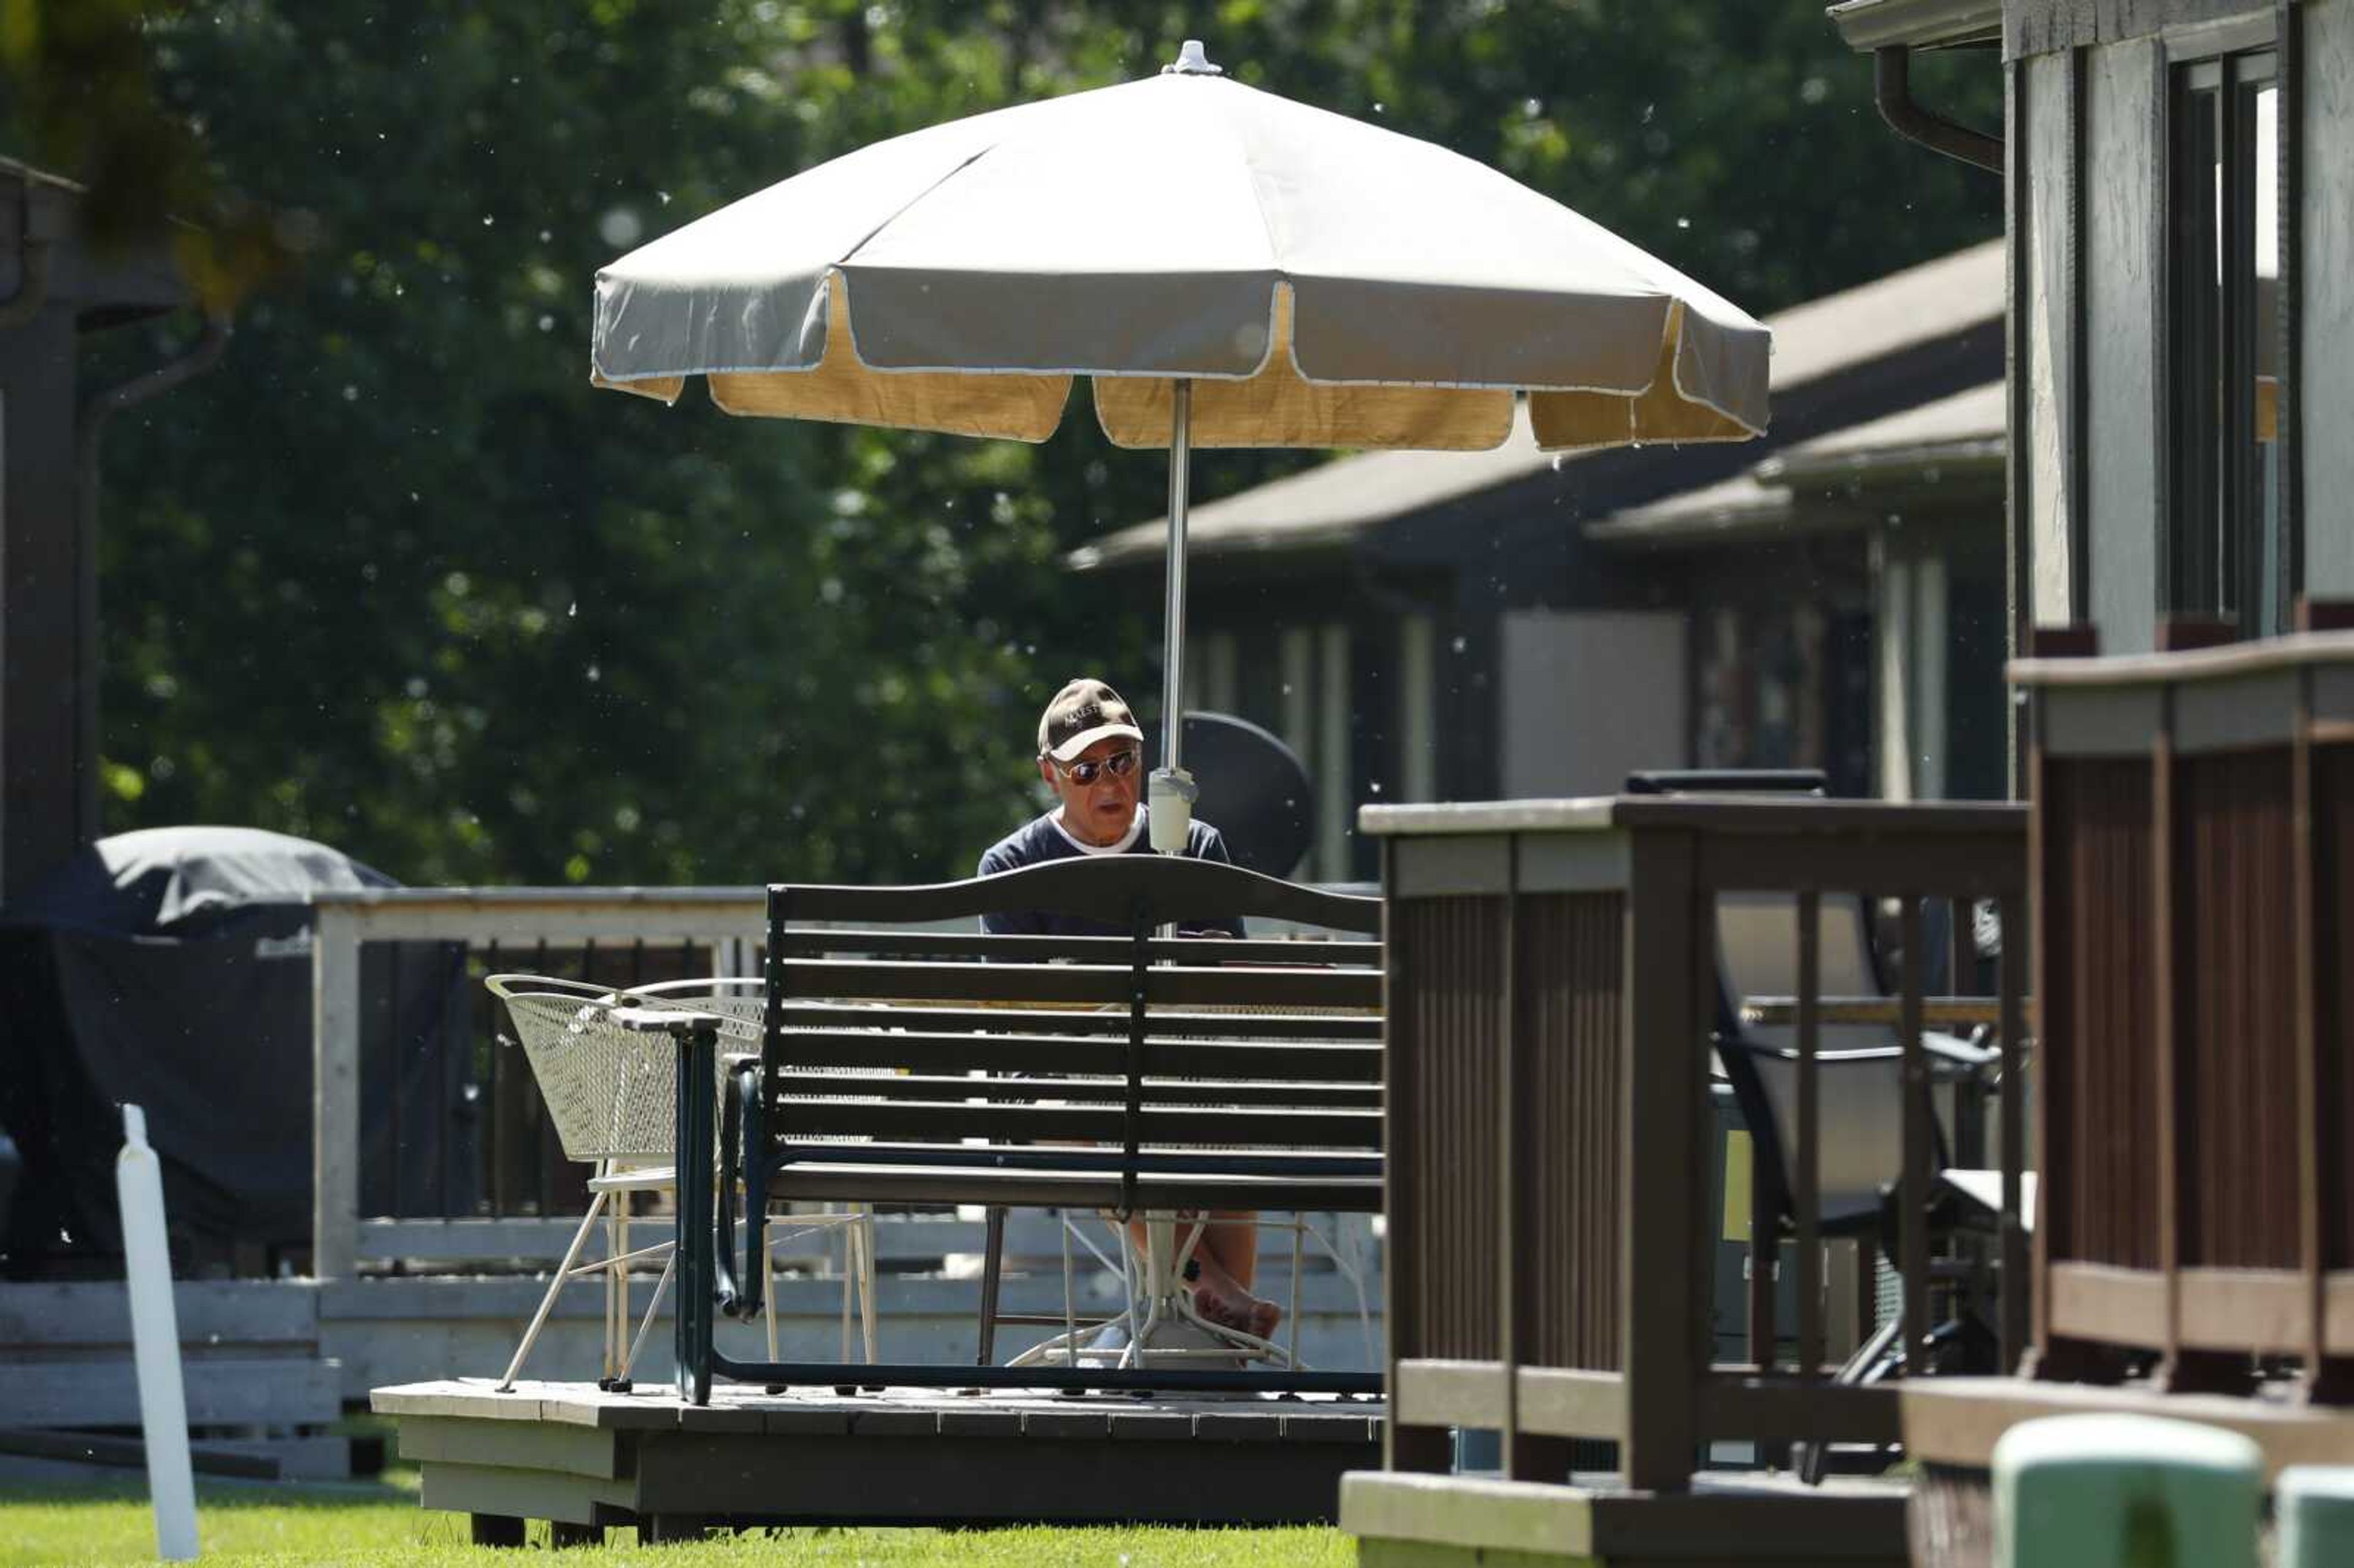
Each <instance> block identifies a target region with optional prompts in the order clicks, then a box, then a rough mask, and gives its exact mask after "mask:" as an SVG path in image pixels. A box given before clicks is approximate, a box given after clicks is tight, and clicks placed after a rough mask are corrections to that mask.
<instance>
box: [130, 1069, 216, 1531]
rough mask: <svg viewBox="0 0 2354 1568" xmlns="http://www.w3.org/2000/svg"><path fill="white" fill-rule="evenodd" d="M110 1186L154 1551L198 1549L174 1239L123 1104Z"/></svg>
mask: <svg viewBox="0 0 2354 1568" xmlns="http://www.w3.org/2000/svg"><path fill="white" fill-rule="evenodd" d="M114 1190H115V1195H116V1197H117V1199H118V1201H119V1202H121V1204H122V1262H123V1274H124V1276H125V1282H126V1283H127V1284H128V1285H129V1287H130V1290H131V1348H132V1356H133V1361H134V1362H135V1364H136V1365H137V1367H138V1372H139V1425H140V1429H141V1431H142V1433H143V1435H144V1436H145V1438H146V1446H147V1490H148V1494H149V1496H150V1497H151V1498H152V1499H154V1506H155V1555H156V1556H158V1557H161V1558H163V1559H164V1561H165V1562H168V1563H186V1562H188V1561H189V1560H191V1559H193V1558H194V1557H195V1556H196V1478H195V1476H194V1474H193V1473H192V1471H191V1467H190V1465H189V1461H188V1402H187V1393H186V1390H185V1389H184V1388H183V1387H182V1385H181V1383H180V1324H179V1315H178V1313H177V1311H176V1310H175V1307H174V1304H173V1300H172V1253H171V1244H170V1242H169V1241H168V1240H166V1238H165V1234H164V1178H163V1171H162V1170H161V1168H160V1167H159V1166H158V1165H157V1164H156V1161H155V1151H154V1150H153V1149H151V1148H149V1147H148V1145H147V1118H146V1114H145V1113H144V1112H143V1111H142V1110H141V1109H140V1108H139V1107H137V1106H124V1107H122V1153H121V1154H119V1155H117V1156H116V1157H115V1161H114Z"/></svg>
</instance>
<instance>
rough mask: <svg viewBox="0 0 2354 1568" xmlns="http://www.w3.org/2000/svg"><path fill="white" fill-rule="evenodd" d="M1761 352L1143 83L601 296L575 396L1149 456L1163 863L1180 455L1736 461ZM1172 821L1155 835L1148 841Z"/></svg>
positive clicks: (1464, 179) (1624, 287)
mask: <svg viewBox="0 0 2354 1568" xmlns="http://www.w3.org/2000/svg"><path fill="white" fill-rule="evenodd" d="M1769 354H1770V340H1769V336H1768V334H1767V332H1766V329H1765V327H1763V326H1761V325H1759V324H1758V323H1756V322H1755V321H1754V320H1752V319H1751V318H1750V317H1749V316H1748V315H1746V314H1744V313H1743V312H1741V311H1740V310H1738V309H1737V308H1735V307H1734V306H1733V305H1732V304H1730V303H1728V302H1725V301H1724V300H1723V299H1721V298H1720V297H1718V296H1717V295H1716V294H1714V293H1712V292H1711V291H1709V290H1707V289H1704V288H1702V286H1701V285H1699V284H1698V283H1695V282H1693V281H1691V279H1689V278H1686V277H1685V276H1683V275H1682V274H1681V273H1680V272H1678V271H1676V270H1674V269H1673V268H1671V267H1669V266H1668V265H1667V264H1665V263H1664V262H1661V261H1659V260H1657V259H1656V258H1653V257H1651V256H1649V255H1647V254H1646V253H1644V252H1643V251H1641V250H1639V249H1637V248H1636V247H1634V246H1632V245H1629V244H1628V243H1627V242H1626V241H1625V240H1622V239H1620V238H1617V236H1615V235H1613V234H1611V233H1609V232H1608V231H1607V230H1606V229H1603V228H1600V227H1598V226H1597V225H1596V224H1594V223H1592V222H1589V221H1588V220H1587V219H1585V218H1584V217H1579V216H1578V215H1577V214H1576V213H1575V212H1573V211H1571V210H1570V209H1569V208H1567V207H1564V206H1562V205H1561V204H1559V203H1558V202H1555V201H1553V200H1552V199H1551V198H1549V197H1547V196H1543V195H1540V194H1539V193H1537V192H1535V191H1532V190H1531V189H1529V188H1528V187H1527V186H1525V185H1521V184H1519V183H1518V182H1516V181H1514V180H1512V179H1511V178H1509V177H1507V176H1506V175H1501V174H1500V173H1498V172H1496V171H1495V170H1493V169H1490V168H1488V167H1487V166H1486V165H1484V164H1479V163H1476V162H1474V161H1472V160H1470V159H1468V158H1464V157H1461V156H1459V155H1458V154H1453V153H1450V152H1447V150H1446V149H1444V148H1441V147H1438V146H1436V145H1433V144H1432V143H1426V142H1421V141H1417V140H1416V139H1415V138H1413V137H1410V136H1404V135H1400V134H1398V133H1397V132H1392V131H1388V130H1385V129H1383V128H1381V127H1379V126H1373V125H1367V124H1364V123H1363V122H1358V121H1354V120H1351V119H1348V118H1346V117H1345V116H1342V115H1338V114H1332V113H1328V112H1326V111H1322V110H1318V109H1311V108H1309V107H1307V106H1306V105H1303V104H1299V103H1294V102H1291V101H1288V100H1286V99H1283V98H1279V97H1278V96H1276V95H1274V94H1272V93H1267V92H1261V91H1258V90H1255V89H1252V88H1248V87H1245V86H1243V85H1242V84H1240V83H1238V82H1235V81H1231V80H1227V79H1224V78H1223V76H1222V75H1221V74H1220V73H1219V72H1218V70H1217V68H1216V67H1214V66H1212V65H1210V64H1209V63H1208V62H1207V60H1206V59H1204V58H1203V56H1202V51H1201V48H1200V46H1199V45H1198V44H1196V43H1193V42H1190V41H1189V42H1188V43H1187V44H1186V46H1185V49H1184V53H1183V55H1182V58H1180V59H1179V61H1178V62H1177V64H1175V65H1173V66H1172V67H1170V68H1168V69H1166V70H1164V71H1163V72H1162V74H1161V75H1160V76H1158V77H1152V78H1147V79H1143V80H1140V81H1134V82H1129V83H1126V84H1124V85H1121V86H1119V87H1110V88H1103V89H1099V90H1095V91H1090V92H1080V93H1074V94H1071V95H1069V96H1067V97H1064V98H1056V99H1049V100H1045V101H1041V102H1037V103H1031V104H1024V105H1022V106H1020V107H1017V108H1013V109H1004V110H999V111H994V112H991V113H987V114H980V115H975V116H972V117H971V118H970V119H965V120H959V121H954V122H949V123H948V124H944V125H937V126H933V127H931V128H929V129H928V130H923V131H917V132H912V133H910V134H907V135H904V136H897V137H894V138H892V139H891V140H889V141H885V142H880V143H875V144H874V145H872V146H868V147H864V148H862V149H860V150H859V151H857V152H854V153H851V154H846V155H844V156H843V157H840V158H836V159H834V160H833V161H832V162H831V163H827V164H821V165H819V166H818V167H816V168H812V169H810V170H807V171H805V172H803V173H801V174H800V175H794V176H793V177H792V178H790V179H788V180H785V181H783V182H781V183H780V184H778V185H772V186H770V187H769V188H768V189H767V190H764V191H761V192H759V193H758V194H757V195H754V196H747V197H745V198H744V199H742V200H740V201H737V202H735V203H733V204H731V205H730V206H728V207H723V208H721V209H720V210H718V211H717V212H715V213H712V214H710V215H709V216H707V217H703V218H699V219H697V220H696V221H695V222H693V223H690V224H688V225H686V226H685V227H684V228H679V229H677V230H675V231H674V232H673V233H671V234H668V235H665V236H663V238H660V239H657V240H655V241H653V242H652V243H651V244H649V245H645V246H642V247H641V248H640V249H636V250H633V251H631V253H630V254H629V255H627V256H624V257H622V258H621V259H620V260H618V261H615V262H613V263H612V264H611V265H610V266H608V267H606V268H605V269H603V270H600V271H599V273H598V275H597V311H596V327H595V340H594V348H593V362H594V379H595V380H596V381H597V383H598V384H599V385H600V386H607V387H616V388H618V389H620V390H622V391H628V392H635V393H639V394H642V395H644V396H649V397H657V398H660V399H662V400H663V401H665V402H670V401H674V400H675V399H676V398H677V397H678V396H679V393H680V392H681V390H682V389H683V388H684V384H685V379H686V377H688V376H704V377H705V379H706V381H707V382H708V384H709V387H710V390H711V396H712V399H713V401H715V402H716V403H717V404H718V405H719V406H720V407H721V408H724V409H726V410H727V411H728V412H731V413H737V414H760V415H770V416H780V417H787V418H811V419H828V420H837V421H846V422H852V423H859V424H869V425H878V426H887V427H894V428H899V429H924V430H944V431H949V432H952V433H956V434H962V435H973V436H991V437H1009V438H1013V439H1015V440H1031V441H1038V440H1044V439H1045V438H1046V437H1047V436H1049V435H1051V434H1053V432H1054V430H1055V427H1056V426H1057V425H1059V424H1060V423H1061V422H1062V418H1063V413H1064V409H1065V408H1066V405H1067V404H1068V402H1069V401H1070V387H1071V378H1072V377H1073V376H1089V377H1091V378H1092V379H1093V383H1094V389H1095V405H1096V414H1097V419H1098V420H1099V421H1100V423H1101V424H1102V427H1103V429H1104V432H1105V434H1106V435H1107V436H1108V438H1109V439H1110V440H1113V441H1114V442H1116V443H1118V444H1119V445H1121V446H1124V447H1140V448H1152V447H1170V448H1172V449H1173V450H1172V465H1171V480H1170V528H1171V559H1170V598H1169V628H1168V649H1167V652H1168V659H1167V662H1166V667H1165V671H1164V674H1165V679H1166V681H1167V683H1168V684H1167V689H1166V693H1165V700H1164V704H1163V709H1162V735H1163V745H1162V751H1161V756H1162V758H1163V761H1164V764H1165V765H1166V768H1165V769H1164V771H1167V772H1169V773H1171V774H1172V779H1163V778H1162V777H1161V776H1160V775H1156V776H1155V780H1154V790H1153V797H1152V798H1153V800H1154V802H1155V803H1156V806H1161V805H1162V804H1163V803H1164V802H1165V803H1166V805H1167V807H1168V808H1170V809H1169V810H1165V811H1164V810H1155V812H1154V813H1153V815H1154V818H1155V819H1156V820H1155V821H1154V827H1155V832H1154V835H1153V836H1154V840H1155V842H1156V843H1162V844H1164V845H1165V840H1164V832H1173V833H1174V834H1175V835H1176V839H1175V842H1176V843H1177V844H1178V845H1179V846H1181V847H1182V842H1183V839H1182V829H1183V822H1182V818H1183V815H1184V813H1183V810H1182V805H1180V804H1179V803H1178V802H1179V801H1180V800H1182V798H1183V797H1184V795H1185V794H1186V793H1188V790H1187V789H1186V782H1187V781H1186V780H1184V779H1183V777H1182V771H1180V770H1179V769H1178V760H1179V759H1178V758H1177V754H1176V742H1177V737H1178V730H1179V726H1178V725H1177V722H1176V721H1177V701H1176V697H1177V692H1178V685H1177V682H1178V678H1179V674H1180V664H1181V661H1182V620H1183V581H1184V579H1183V566H1184V561H1183V537H1184V513H1185V476H1186V463H1185V452H1186V450H1188V449H1189V448H1191V447H1195V446H1201V447H1268V446H1279V447H1408V448H1422V449H1431V450H1481V449H1485V448H1490V447H1494V446H1497V445H1499V444H1500V443H1501V442H1502V441H1503V440H1504V439H1505V437H1506V436H1507V435H1508V434H1509V433H1510V432H1511V426H1512V413H1513V402H1514V399H1515V397H1522V396H1525V397H1527V399H1528V403H1529V415H1530V422H1531V424H1532V428H1533V429H1534V432H1535V435H1536V438H1537V441H1538V443H1539V445H1540V446H1542V447H1543V448H1545V449H1547V450H1585V449H1590V448H1596V447H1607V446H1618V445H1625V444H1628V443H1632V442H1642V441H1662V442H1681V441H1719V440H1747V439H1749V438H1751V437H1753V436H1755V435H1758V434H1760V433H1762V432H1763V430H1764V429H1765V422H1766V394H1765V387H1766V372H1767V359H1768V355H1769ZM1164 815H1167V816H1170V817H1173V818H1175V819H1177V820H1176V821H1174V822H1173V823H1171V824H1169V825H1168V826H1167V827H1165V828H1164V824H1163V822H1162V821H1160V820H1158V819H1160V818H1161V817H1163V816H1164Z"/></svg>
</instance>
